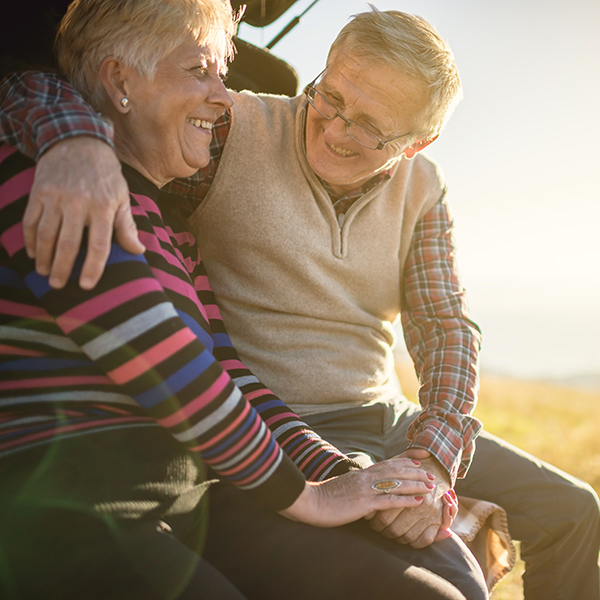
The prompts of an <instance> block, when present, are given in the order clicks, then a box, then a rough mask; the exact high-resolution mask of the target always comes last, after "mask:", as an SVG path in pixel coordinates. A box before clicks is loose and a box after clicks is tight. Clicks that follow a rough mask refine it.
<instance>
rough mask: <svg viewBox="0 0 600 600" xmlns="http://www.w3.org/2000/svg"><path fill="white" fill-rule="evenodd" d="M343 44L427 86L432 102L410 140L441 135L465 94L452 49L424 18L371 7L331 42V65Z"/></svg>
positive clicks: (347, 49) (374, 63)
mask: <svg viewBox="0 0 600 600" xmlns="http://www.w3.org/2000/svg"><path fill="white" fill-rule="evenodd" d="M342 47H343V51H344V52H350V53H353V54H356V55H357V56H360V57H361V58H365V59H367V60H368V61H372V63H373V65H374V66H375V65H377V66H379V65H381V64H382V63H383V64H384V65H386V66H388V67H391V68H392V69H397V70H398V71H401V72H404V73H408V74H409V75H412V76H414V77H415V78H416V79H418V80H419V81H421V82H423V83H424V84H425V86H426V89H427V91H428V103H427V106H425V107H423V111H422V114H421V117H420V120H419V121H420V125H419V127H418V128H417V130H416V131H414V132H413V133H414V136H411V137H412V140H411V143H412V142H414V141H416V140H420V139H422V140H429V139H432V138H434V137H435V136H436V135H438V134H439V132H440V131H441V130H442V128H443V126H444V124H445V123H446V122H447V120H448V119H449V118H450V115H451V114H452V111H453V110H454V108H455V106H456V105H457V104H458V102H459V101H460V99H461V98H462V88H461V83H460V77H459V74H458V68H457V66H456V62H455V61H454V55H453V54H452V50H450V47H449V46H448V44H447V43H446V42H445V41H444V40H443V39H442V38H441V37H440V36H439V34H438V33H437V32H436V31H435V29H434V28H433V27H432V26H431V25H430V24H429V23H427V21H425V20H424V19H422V18H421V17H418V16H415V15H409V14H406V13H403V12H400V11H396V10H389V11H379V10H377V9H376V8H375V7H373V6H371V11H367V12H364V13H360V14H357V15H354V17H353V18H352V20H351V21H350V22H349V23H348V24H347V25H346V26H345V27H344V28H343V29H342V31H341V32H340V33H339V35H338V37H337V38H336V40H335V41H334V42H333V45H332V46H331V49H330V51H329V56H328V58H327V64H329V63H330V62H331V61H332V60H333V59H334V58H335V55H336V54H337V52H339V51H340V49H341V48H342Z"/></svg>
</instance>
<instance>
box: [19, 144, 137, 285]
mask: <svg viewBox="0 0 600 600" xmlns="http://www.w3.org/2000/svg"><path fill="white" fill-rule="evenodd" d="M85 227H88V245H87V256H86V259H85V262H84V265H83V269H82V271H81V276H80V278H79V284H80V285H81V287H82V288H85V289H91V288H93V287H94V286H95V285H96V284H97V283H98V280H99V279H100V277H101V275H102V272H103V271H104V267H105V265H106V261H107V259H108V254H109V251H110V243H111V238H112V233H113V228H114V229H115V232H116V238H117V241H118V242H119V244H121V246H122V247H123V248H124V249H125V250H127V251H128V252H131V253H132V254H140V253H142V252H144V250H145V248H144V246H143V245H142V244H141V242H140V241H139V240H138V238H137V228H136V226H135V223H134V221H133V217H132V215H131V208H130V204H129V191H128V188H127V183H126V182H125V179H124V178H123V174H122V172H121V165H120V163H119V160H118V159H117V157H116V155H115V153H114V151H113V150H112V149H111V148H110V147H109V146H108V145H107V144H105V143H104V142H102V141H100V140H98V139H95V138H92V137H74V138H69V139H68V140H63V141H62V142H59V143H57V144H55V145H54V146H52V148H50V150H48V152H46V153H45V154H44V155H43V156H42V157H41V158H40V160H39V162H38V165H37V168H36V172H35V178H34V182H33V186H32V188H31V194H30V198H29V203H28V205H27V209H26V211H25V216H24V219H23V233H24V236H25V247H26V249H27V254H28V255H29V256H30V257H31V258H34V257H35V266H36V270H37V272H38V273H40V275H50V280H49V282H50V285H51V286H52V287H54V288H61V287H63V286H64V285H65V284H66V282H67V281H68V278H69V275H70V274H71V271H72V270H73V264H74V262H75V259H76V258H77V254H78V252H79V249H80V247H81V239H82V236H83V231H84V229H85Z"/></svg>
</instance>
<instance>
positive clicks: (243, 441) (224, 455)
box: [219, 419, 260, 461]
mask: <svg viewBox="0 0 600 600" xmlns="http://www.w3.org/2000/svg"><path fill="white" fill-rule="evenodd" d="M259 429H260V419H256V420H255V421H254V425H252V427H251V428H250V430H249V431H248V432H246V435H244V437H243V438H242V439H240V440H239V441H238V442H237V443H236V444H235V445H234V446H232V447H231V448H230V449H229V450H227V451H226V452H223V453H222V454H220V455H219V458H220V460H221V461H224V460H227V459H228V458H229V457H230V456H231V455H232V454H235V453H236V452H238V451H239V450H240V449H241V448H244V447H245V446H246V444H247V443H248V441H249V440H251V439H252V438H253V437H254V436H255V435H256V433H257V431H258V430H259Z"/></svg>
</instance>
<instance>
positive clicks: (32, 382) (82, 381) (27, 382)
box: [0, 375, 111, 390]
mask: <svg viewBox="0 0 600 600" xmlns="http://www.w3.org/2000/svg"><path fill="white" fill-rule="evenodd" d="M98 383H101V384H104V385H106V384H107V383H111V382H110V380H109V379H108V378H107V377H105V376H104V375H77V376H72V377H41V378H36V379H19V380H17V381H0V390H20V389H34V388H40V387H46V386H52V387H56V386H59V385H65V386H73V385H95V384H98Z"/></svg>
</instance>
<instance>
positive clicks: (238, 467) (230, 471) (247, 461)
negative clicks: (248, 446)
mask: <svg viewBox="0 0 600 600" xmlns="http://www.w3.org/2000/svg"><path fill="white" fill-rule="evenodd" d="M269 442H270V439H269V436H265V437H264V438H263V440H262V442H261V443H260V444H259V445H258V447H257V448H256V450H255V451H254V452H252V454H250V455H249V456H247V457H246V459H245V460H244V461H243V462H241V463H237V464H236V465H235V467H233V468H232V469H227V470H222V469H219V473H221V475H225V476H227V475H231V474H233V473H237V472H239V471H243V470H244V469H245V468H246V467H247V466H248V465H250V464H252V463H253V462H255V461H256V459H257V458H258V457H259V456H260V455H261V454H262V453H263V451H264V449H265V448H266V447H267V446H268V445H269ZM207 462H209V461H207ZM218 462H220V459H218V458H217V459H211V460H210V463H211V464H214V463H218Z"/></svg>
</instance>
